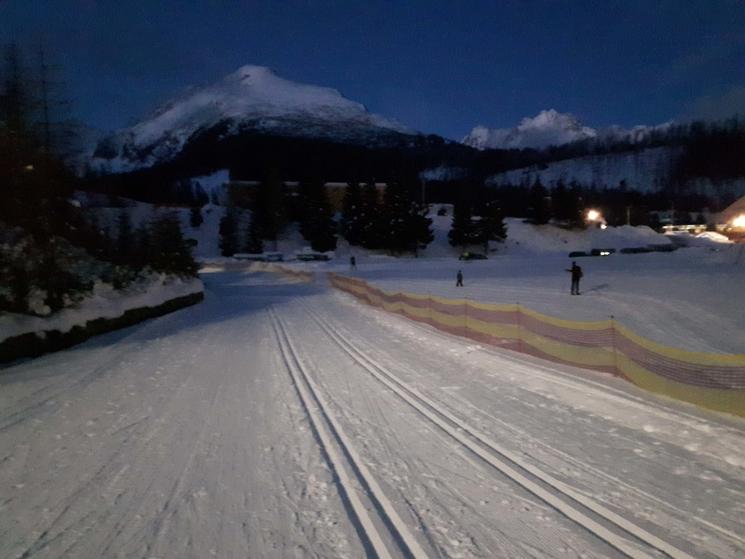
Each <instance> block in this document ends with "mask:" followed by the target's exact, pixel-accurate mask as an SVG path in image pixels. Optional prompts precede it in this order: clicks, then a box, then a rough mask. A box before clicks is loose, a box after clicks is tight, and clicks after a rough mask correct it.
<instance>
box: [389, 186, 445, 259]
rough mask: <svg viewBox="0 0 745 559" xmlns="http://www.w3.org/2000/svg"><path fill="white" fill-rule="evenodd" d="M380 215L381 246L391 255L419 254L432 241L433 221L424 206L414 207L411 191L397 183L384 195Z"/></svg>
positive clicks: (415, 204) (416, 205) (415, 205)
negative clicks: (420, 249)
mask: <svg viewBox="0 0 745 559" xmlns="http://www.w3.org/2000/svg"><path fill="white" fill-rule="evenodd" d="M380 214H381V232H382V233H383V236H382V239H381V240H382V244H383V246H384V248H386V249H388V250H389V251H391V252H393V253H400V252H404V251H413V252H415V253H417V252H418V249H419V247H420V246H421V245H425V246H426V245H427V244H429V243H430V242H431V241H432V238H433V237H432V230H431V225H432V220H431V219H429V218H428V217H427V210H426V207H425V206H421V205H419V204H417V203H416V202H415V201H414V200H413V199H412V195H411V191H410V190H409V189H407V188H406V186H404V185H403V184H402V183H400V182H392V183H390V184H389V185H388V186H387V187H386V189H385V194H384V196H383V207H382V209H381V211H380Z"/></svg>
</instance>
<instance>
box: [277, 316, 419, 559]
mask: <svg viewBox="0 0 745 559" xmlns="http://www.w3.org/2000/svg"><path fill="white" fill-rule="evenodd" d="M269 314H270V316H271V319H272V326H273V328H274V332H275V334H276V337H277V341H278V343H279V347H280V351H281V354H282V359H283V360H284V362H285V365H286V366H287V369H288V371H289V373H290V376H291V377H292V381H293V384H294V385H295V388H296V389H297V392H298V395H299V396H300V400H301V401H302V404H303V406H304V407H305V409H306V411H307V413H308V417H309V418H310V421H311V424H312V426H313V429H314V430H315V432H316V434H317V436H318V440H319V441H320V443H321V446H322V448H323V451H324V452H325V454H326V456H327V457H328V460H329V463H330V466H331V467H332V468H333V470H334V472H335V473H336V476H337V478H338V482H339V488H340V490H341V491H342V496H343V498H345V499H346V501H347V503H348V505H349V508H350V509H351V511H352V514H353V516H354V520H355V522H356V525H357V528H358V531H359V532H361V535H362V536H363V538H364V539H365V540H367V541H366V544H367V547H368V548H370V549H371V551H373V552H374V554H375V556H376V557H378V558H379V559H392V558H393V557H396V556H399V555H403V556H404V557H411V558H414V559H425V558H426V557H427V556H428V555H427V553H426V552H425V551H424V549H422V547H421V546H420V544H419V542H418V541H417V540H416V538H415V537H414V536H413V535H412V533H411V532H410V531H409V528H408V526H407V525H406V523H405V522H404V521H403V520H402V519H401V517H400V516H399V515H398V513H397V512H396V510H395V508H394V507H393V505H392V503H391V502H390V501H389V500H388V498H387V497H386V495H385V493H383V490H382V489H381V487H380V485H379V484H378V483H377V481H376V480H375V478H374V477H373V475H372V474H371V473H370V471H369V470H368V468H367V466H366V465H365V463H364V461H363V460H362V459H361V458H360V456H359V454H357V451H356V450H355V449H354V447H353V446H352V444H351V442H350V440H349V437H347V435H346V434H345V433H344V431H343V430H342V429H341V426H340V425H339V423H338V421H337V420H336V418H335V417H334V416H333V415H332V414H331V412H330V409H329V405H328V403H327V402H326V399H325V398H324V397H323V394H322V393H321V391H320V389H319V387H318V385H316V383H315V382H314V381H313V379H312V378H311V376H310V375H309V374H308V371H307V370H306V369H305V366H304V365H303V364H302V361H301V360H300V359H299V358H298V355H297V352H296V350H295V347H294V345H293V344H292V341H291V339H290V337H289V336H288V334H287V331H286V329H285V327H284V324H283V322H282V320H281V319H280V318H279V316H278V315H277V313H276V312H275V311H274V309H273V308H270V310H269ZM356 482H357V483H356ZM360 487H361V488H362V490H360ZM368 502H369V503H371V504H372V507H369V506H367V503H368ZM371 510H374V511H376V513H377V516H378V520H379V521H378V522H376V521H375V518H374V516H373V514H371ZM383 527H385V529H387V530H388V531H389V534H388V536H389V537H386V534H385V533H384V532H382V528H383ZM381 532H382V533H381ZM386 542H388V543H387V544H386ZM392 545H395V546H396V549H395V551H396V553H392V552H391V550H389V549H388V546H392Z"/></svg>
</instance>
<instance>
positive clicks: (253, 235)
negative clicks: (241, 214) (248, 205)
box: [241, 217, 264, 254]
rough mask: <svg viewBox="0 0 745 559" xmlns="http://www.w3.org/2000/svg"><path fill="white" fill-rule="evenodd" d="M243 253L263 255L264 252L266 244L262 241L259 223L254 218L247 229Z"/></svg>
mask: <svg viewBox="0 0 745 559" xmlns="http://www.w3.org/2000/svg"><path fill="white" fill-rule="evenodd" d="M241 250H242V251H243V252H247V253H248V254H261V253H262V252H264V243H263V242H262V240H261V230H260V229H259V222H258V221H257V220H255V219H254V218H253V217H252V218H251V222H250V223H249V224H248V227H246V231H245V238H244V240H243V247H242V248H241Z"/></svg>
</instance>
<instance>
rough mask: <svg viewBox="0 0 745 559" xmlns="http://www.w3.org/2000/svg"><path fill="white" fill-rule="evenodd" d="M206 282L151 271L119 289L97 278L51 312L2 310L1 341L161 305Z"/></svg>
mask: <svg viewBox="0 0 745 559" xmlns="http://www.w3.org/2000/svg"><path fill="white" fill-rule="evenodd" d="M203 288H204V286H203V285H202V282H201V281H200V280H199V279H196V278H189V279H184V278H179V277H175V276H167V275H165V274H158V273H151V274H149V275H148V276H146V277H144V278H141V279H139V280H138V281H135V282H133V283H132V284H130V285H129V286H127V287H126V288H124V289H121V290H117V289H114V287H113V286H112V285H111V284H107V283H102V282H100V281H96V282H95V283H94V285H93V289H92V292H91V293H90V294H88V295H87V296H86V297H84V298H83V299H82V300H81V301H78V302H77V303H75V304H74V305H73V306H70V307H67V308H64V309H62V310H60V311H58V312H56V313H54V314H50V315H49V316H34V315H28V314H16V313H0V342H2V341H3V340H6V339H8V338H12V337H14V336H20V335H22V334H27V333H30V332H45V331H46V332H48V331H53V330H56V331H59V332H69V331H70V330H72V328H73V327H75V326H85V325H86V323H87V322H89V321H93V320H96V319H98V318H118V317H120V316H122V315H123V314H124V313H125V312H127V311H129V310H132V309H138V308H142V307H157V306H158V305H162V304H163V303H165V302H166V301H170V300H172V299H176V298H179V297H186V296H188V295H193V294H195V293H200V292H201V291H202V290H203ZM46 311H47V312H49V308H48V307H47V308H46Z"/></svg>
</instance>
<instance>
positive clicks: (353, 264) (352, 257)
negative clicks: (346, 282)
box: [349, 256, 357, 270]
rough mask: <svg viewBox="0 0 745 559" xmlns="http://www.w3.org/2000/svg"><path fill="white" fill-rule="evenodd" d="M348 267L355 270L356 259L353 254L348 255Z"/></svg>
mask: <svg viewBox="0 0 745 559" xmlns="http://www.w3.org/2000/svg"><path fill="white" fill-rule="evenodd" d="M349 267H350V268H351V269H352V270H356V269H357V259H356V258H355V257H354V256H350V257H349Z"/></svg>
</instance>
